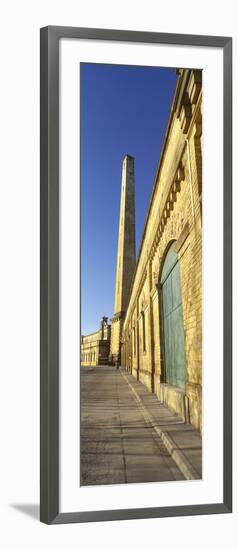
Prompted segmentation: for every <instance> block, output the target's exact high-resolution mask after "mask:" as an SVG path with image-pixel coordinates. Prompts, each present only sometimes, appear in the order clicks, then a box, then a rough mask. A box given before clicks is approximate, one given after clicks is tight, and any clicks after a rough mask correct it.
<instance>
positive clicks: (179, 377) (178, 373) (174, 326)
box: [161, 248, 186, 388]
mask: <svg viewBox="0 0 238 550" xmlns="http://www.w3.org/2000/svg"><path fill="white" fill-rule="evenodd" d="M161 302H162V304H161V305H162V319H163V340H164V341H163V345H164V346H163V347H164V363H165V381H166V382H167V383H168V384H172V385H174V386H177V387H179V388H184V386H185V383H186V356H185V341H184V325H183V306H182V296H181V284H180V270H179V261H178V256H177V254H176V252H175V251H174V250H173V249H172V248H170V249H169V251H168V253H167V256H166V259H165V262H164V266H163V270H162V275H161Z"/></svg>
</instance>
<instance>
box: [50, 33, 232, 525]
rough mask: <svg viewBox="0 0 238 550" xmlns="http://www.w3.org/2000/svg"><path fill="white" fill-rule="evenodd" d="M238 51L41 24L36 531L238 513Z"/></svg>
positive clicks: (226, 43)
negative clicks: (235, 463) (235, 417)
mask: <svg viewBox="0 0 238 550" xmlns="http://www.w3.org/2000/svg"><path fill="white" fill-rule="evenodd" d="M231 382H232V39H231V38H227V37H215V36H192V35H179V34H163V33H148V32H135V31H119V30H105V29H86V28H67V27H46V28H43V29H41V503H40V515H41V521H43V522H45V523H48V524H56V523H73V522H88V521H108V520H117V519H118V520H119V519H120V520H121V519H139V518H152V517H158V518H159V517H166V516H182V515H195V514H196V515H199V514H216V513H229V512H231V511H232V385H231Z"/></svg>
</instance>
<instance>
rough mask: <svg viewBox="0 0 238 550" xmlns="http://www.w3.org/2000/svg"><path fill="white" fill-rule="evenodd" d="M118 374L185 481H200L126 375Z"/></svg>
mask: <svg viewBox="0 0 238 550" xmlns="http://www.w3.org/2000/svg"><path fill="white" fill-rule="evenodd" d="M120 373H121V375H122V376H123V378H124V379H125V380H126V382H127V384H128V386H130V389H131V391H132V392H133V394H134V397H135V399H136V400H137V402H138V403H139V404H140V406H141V408H142V409H143V415H144V418H145V420H147V421H149V422H150V424H151V425H152V426H153V428H154V430H155V431H156V433H157V434H158V435H159V437H160V438H161V440H162V441H163V443H164V445H165V447H166V449H167V451H168V452H169V454H170V456H171V457H172V458H173V460H174V462H175V463H176V465H177V466H178V468H179V470H180V472H182V474H183V475H184V477H185V479H190V480H191V479H201V477H200V476H199V474H198V473H197V471H196V470H195V469H194V468H193V466H192V465H191V464H190V462H189V461H188V460H187V459H186V457H185V456H184V454H183V451H181V449H180V448H179V447H178V445H177V443H175V441H174V440H173V439H172V437H171V436H170V435H169V434H168V432H165V431H163V430H162V429H161V428H160V427H159V426H157V425H156V424H155V422H154V419H153V417H152V416H151V414H150V413H149V411H148V410H147V409H146V407H145V405H144V403H143V401H142V399H141V397H140V396H139V395H138V393H137V391H136V390H135V388H133V386H132V384H131V383H130V382H129V380H128V379H127V377H126V375H125V374H124V372H122V370H121V369H120Z"/></svg>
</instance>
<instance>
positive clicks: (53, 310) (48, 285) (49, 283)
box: [40, 26, 232, 524]
mask: <svg viewBox="0 0 238 550" xmlns="http://www.w3.org/2000/svg"><path fill="white" fill-rule="evenodd" d="M61 38H75V39H79V40H80V39H92V40H111V41H124V42H127V43H128V47H129V43H136V42H137V43H138V42H140V43H150V44H152V43H156V44H171V45H178V46H181V45H185V46H199V47H209V48H213V47H215V48H221V49H222V51H223V87H224V90H223V91H224V110H223V113H224V119H223V123H224V126H223V132H224V135H223V153H224V158H223V160H224V174H223V176H224V180H223V200H224V217H223V230H224V257H223V266H224V268H223V269H224V272H223V276H224V279H223V280H224V283H223V285H224V286H223V290H224V303H223V313H224V333H223V337H224V356H223V376H224V385H223V387H224V390H223V419H224V427H223V502H222V503H216V504H209V503H207V504H198V505H191V506H190V505H186V506H171V507H170V506H169V507H158V508H157V507H154V508H140V509H123V510H103V511H94V512H74V513H59V40H60V39H61ZM40 56H41V60H40V77H41V88H40V110H41V114H40V129H41V138H40V148H41V152H40V170H41V175H40V190H41V198H40V209H41V214H40V223H41V230H40V238H41V271H40V285H41V300H40V308H41V320H40V332H41V336H40V342H41V343H40V353H41V361H40V369H41V371H40V392H41V398H40V422H41V426H40V445H41V451H40V520H41V521H42V522H44V523H47V524H59V523H74V522H94V521H111V520H123V519H126V520H128V519H139V518H159V517H168V516H169V517H172V516H189V515H201V514H224V513H229V512H231V511H232V38H230V37H218V36H198V35H183V34H167V33H154V32H135V31H127V30H126V31H125V30H123V31H121V30H109V29H107V30H106V29H88V28H77V27H54V26H49V27H44V28H42V29H41V31H40Z"/></svg>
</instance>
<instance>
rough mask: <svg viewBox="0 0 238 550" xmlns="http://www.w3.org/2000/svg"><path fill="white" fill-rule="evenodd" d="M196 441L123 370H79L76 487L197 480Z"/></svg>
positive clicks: (198, 439) (192, 432)
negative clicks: (78, 473) (78, 472)
mask: <svg viewBox="0 0 238 550" xmlns="http://www.w3.org/2000/svg"><path fill="white" fill-rule="evenodd" d="M201 454H202V453H201V437H200V435H199V433H198V432H197V430H195V429H194V428H192V426H190V425H187V424H184V423H183V421H182V420H181V419H180V418H179V417H177V416H176V415H174V414H173V413H171V411H170V410H169V409H168V408H167V407H165V406H164V405H162V404H161V403H160V402H159V401H158V399H157V397H156V396H155V395H154V394H151V393H150V392H148V390H147V389H146V388H145V386H143V384H141V383H140V382H137V381H136V380H135V379H134V377H132V376H131V375H130V374H128V373H127V372H126V371H125V370H124V369H122V368H120V369H118V370H116V369H115V367H108V366H102V367H81V484H82V485H101V484H112V483H138V482H149V481H171V480H181V479H199V478H201Z"/></svg>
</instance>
